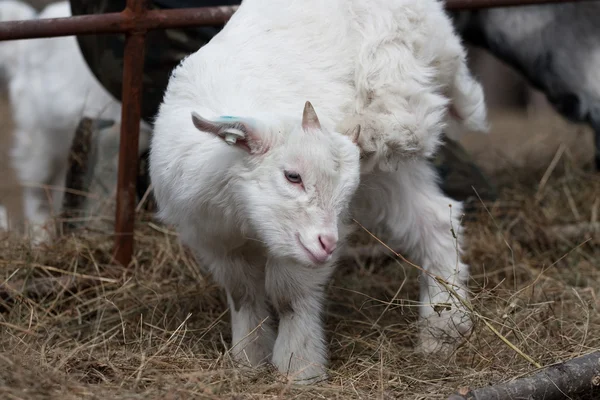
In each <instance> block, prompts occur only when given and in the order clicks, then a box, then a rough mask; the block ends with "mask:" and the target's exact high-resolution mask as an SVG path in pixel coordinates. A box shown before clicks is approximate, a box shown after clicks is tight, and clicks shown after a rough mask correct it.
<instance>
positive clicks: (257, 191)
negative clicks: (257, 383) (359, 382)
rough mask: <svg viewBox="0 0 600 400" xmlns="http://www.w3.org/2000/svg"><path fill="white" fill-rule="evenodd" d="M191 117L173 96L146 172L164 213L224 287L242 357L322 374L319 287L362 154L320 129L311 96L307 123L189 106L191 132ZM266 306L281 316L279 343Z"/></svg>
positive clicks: (346, 140) (331, 259) (161, 117)
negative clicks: (216, 115) (232, 139)
mask: <svg viewBox="0 0 600 400" xmlns="http://www.w3.org/2000/svg"><path fill="white" fill-rule="evenodd" d="M169 93H170V92H169ZM169 93H168V94H167V96H168V97H169V96H170V95H169ZM198 108H200V107H197V108H196V109H198ZM190 112H192V109H190V108H189V107H184V108H180V107H178V106H177V105H176V104H170V103H169V102H166V103H164V104H163V105H162V107H161V111H160V112H159V117H158V118H157V120H156V129H158V132H160V133H159V135H158V136H155V137H154V138H153V146H152V150H151V158H150V159H151V163H150V173H151V177H152V181H153V183H154V182H156V183H157V184H158V186H157V187H156V189H155V190H156V192H155V195H156V197H157V199H158V201H159V203H160V205H161V211H160V215H161V216H162V217H163V218H164V219H165V220H167V221H169V222H171V223H174V224H176V225H177V226H178V228H179V230H180V232H181V238H182V240H183V241H184V242H185V243H186V244H188V245H189V246H190V247H191V248H192V249H194V251H195V254H196V255H197V257H198V258H199V260H200V261H201V262H202V264H203V265H206V266H207V267H208V268H209V270H210V271H211V272H212V274H213V276H214V277H215V279H216V280H217V281H218V282H219V283H220V284H221V285H222V286H223V287H225V289H226V290H227V297H228V300H229V306H230V309H231V313H232V330H233V344H234V346H233V349H232V352H233V354H234V355H235V356H236V358H237V359H238V360H241V361H244V360H247V361H249V362H250V363H251V364H253V365H256V364H259V363H261V362H264V361H269V357H270V356H271V353H272V361H273V363H274V364H275V365H276V366H277V367H278V368H279V369H280V370H281V371H285V370H286V368H287V367H288V366H290V369H291V371H292V372H297V371H299V370H301V372H300V378H302V379H311V378H315V377H322V376H323V374H324V370H323V368H324V366H325V363H326V345H325V336H324V332H323V327H322V324H321V322H320V318H321V308H322V299H323V290H324V285H325V283H326V282H327V280H328V279H329V277H330V275H331V273H332V272H333V263H334V261H335V258H336V255H337V253H336V252H334V250H335V247H336V244H337V243H338V239H339V238H340V233H339V231H340V230H342V231H343V230H344V229H343V224H344V222H345V219H344V218H345V217H346V215H345V211H347V209H348V203H349V202H350V199H351V197H352V195H353V194H354V192H355V190H356V187H357V186H358V181H359V168H360V166H359V149H358V147H357V146H356V145H355V144H354V143H352V142H351V140H350V139H349V138H348V137H346V136H343V135H341V134H339V133H335V132H329V131H327V130H326V129H324V128H322V127H321V125H320V122H319V120H318V118H317V116H316V113H315V111H314V109H313V108H312V106H311V105H310V103H307V104H306V106H305V109H304V113H303V118H302V122H301V123H300V119H299V118H290V117H285V116H282V117H279V118H274V116H273V115H259V114H256V113H255V115H254V116H253V117H251V118H250V117H248V118H236V119H235V120H234V121H233V122H230V120H228V119H221V120H218V119H217V120H216V121H210V120H207V119H204V118H203V117H201V116H200V115H198V114H195V113H194V117H193V123H194V125H195V128H194V126H193V125H192V126H191V128H192V129H190V127H189V126H188V122H189V123H190V124H191V122H192V120H191V119H190ZM211 114H212V113H211ZM203 115H206V116H208V115H209V111H208V110H206V109H204V111H203ZM298 115H300V110H299V109H298ZM186 117H187V118H186ZM196 128H197V129H198V130H199V131H198V130H196ZM168 132H177V134H175V135H173V136H171V135H168V134H167V133H168ZM230 133H238V134H239V135H240V136H239V139H237V141H236V143H235V145H233V146H232V147H229V146H226V145H224V143H223V141H222V140H221V139H217V137H221V136H223V137H224V138H225V139H227V136H228V135H229V134H230ZM355 133H358V131H355ZM356 138H357V137H356V135H355V136H354V140H356ZM175 152H176V154H177V156H174V153H175ZM184 182H185V183H184ZM268 301H270V302H271V303H272V304H273V306H274V307H275V309H276V310H277V312H278V314H279V317H280V322H279V334H278V335H277V339H275V337H276V335H275V330H274V329H275V327H273V326H272V324H271V320H270V319H268V317H269V308H268ZM292 355H293V356H294V358H293V359H292V358H290V357H291V356H292Z"/></svg>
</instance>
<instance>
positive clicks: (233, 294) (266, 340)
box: [211, 259, 275, 366]
mask: <svg viewBox="0 0 600 400" xmlns="http://www.w3.org/2000/svg"><path fill="white" fill-rule="evenodd" d="M211 269H212V272H213V276H214V277H215V280H217V282H219V283H220V284H221V285H222V286H223V287H224V288H225V290H226V292H227V302H228V304H229V312H230V313H231V331H232V340H231V350H230V353H231V355H232V356H233V358H234V359H235V360H236V361H238V362H240V363H242V364H250V365H251V366H257V365H260V364H263V363H267V362H269V358H270V357H271V354H272V351H273V344H274V342H275V330H274V328H273V321H272V319H271V315H270V312H269V307H268V304H267V299H266V295H265V284H264V282H265V281H264V271H263V270H262V269H259V268H256V267H255V266H253V265H250V264H247V263H245V262H243V261H241V260H237V261H236V260H235V259H230V263H229V264H228V265H226V266H225V265H222V264H216V268H211Z"/></svg>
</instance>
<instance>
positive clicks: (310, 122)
mask: <svg viewBox="0 0 600 400" xmlns="http://www.w3.org/2000/svg"><path fill="white" fill-rule="evenodd" d="M302 129H304V130H305V131H310V130H317V129H318V130H320V129H321V123H320V122H319V118H318V117H317V113H316V112H315V109H314V108H313V106H312V104H311V103H310V101H307V102H306V103H305V104H304V111H303V112H302Z"/></svg>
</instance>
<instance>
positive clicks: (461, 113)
mask: <svg viewBox="0 0 600 400" xmlns="http://www.w3.org/2000/svg"><path fill="white" fill-rule="evenodd" d="M450 100H451V108H450V118H449V122H448V127H447V129H446V134H447V135H448V136H450V137H451V138H453V139H457V137H458V136H460V133H462V132H463V131H464V130H465V129H467V130H470V131H476V132H483V133H487V132H489V125H488V117H487V106H486V104H485V96H484V93H483V87H482V86H481V84H480V83H479V82H478V81H477V80H475V78H474V77H473V76H472V75H471V73H470V71H469V68H468V66H467V65H466V63H465V62H461V63H460V64H459V67H458V70H457V72H456V75H455V76H454V81H453V82H452V85H451V88H450Z"/></svg>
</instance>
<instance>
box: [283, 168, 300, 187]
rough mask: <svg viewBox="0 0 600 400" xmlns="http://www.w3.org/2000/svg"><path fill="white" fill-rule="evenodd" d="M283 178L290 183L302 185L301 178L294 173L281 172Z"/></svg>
mask: <svg viewBox="0 0 600 400" xmlns="http://www.w3.org/2000/svg"><path fill="white" fill-rule="evenodd" d="M283 173H284V174H285V178H286V179H287V180H288V181H290V182H291V183H297V184H298V183H302V177H301V176H300V174H298V173H296V172H290V171H283Z"/></svg>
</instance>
